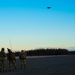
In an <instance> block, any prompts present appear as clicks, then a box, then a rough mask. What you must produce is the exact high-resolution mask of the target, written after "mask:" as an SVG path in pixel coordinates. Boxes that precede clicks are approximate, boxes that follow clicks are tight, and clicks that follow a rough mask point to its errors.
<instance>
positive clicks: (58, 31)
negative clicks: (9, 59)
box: [0, 0, 75, 51]
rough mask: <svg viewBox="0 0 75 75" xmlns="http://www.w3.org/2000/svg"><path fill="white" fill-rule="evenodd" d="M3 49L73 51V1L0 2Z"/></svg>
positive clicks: (0, 31)
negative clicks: (60, 49)
mask: <svg viewBox="0 0 75 75" xmlns="http://www.w3.org/2000/svg"><path fill="white" fill-rule="evenodd" d="M49 6H50V7H51V9H47V7H49ZM2 47H4V48H5V49H7V48H11V49H12V50H13V51H15V50H16V51H17V50H22V49H24V50H31V49H37V48H72V47H73V48H75V0H0V48H2Z"/></svg>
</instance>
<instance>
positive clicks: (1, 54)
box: [0, 48, 6, 71]
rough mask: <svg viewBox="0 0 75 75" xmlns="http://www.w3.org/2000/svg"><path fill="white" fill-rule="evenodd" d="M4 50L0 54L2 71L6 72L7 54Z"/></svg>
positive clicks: (0, 68) (0, 69)
mask: <svg viewBox="0 0 75 75" xmlns="http://www.w3.org/2000/svg"><path fill="white" fill-rule="evenodd" d="M4 50H5V49H4V48H2V49H1V52H0V71H2V70H3V71H6V62H5V61H6V60H5V58H6V54H5V52H4Z"/></svg>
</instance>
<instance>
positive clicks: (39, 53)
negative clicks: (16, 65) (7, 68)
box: [15, 48, 75, 56]
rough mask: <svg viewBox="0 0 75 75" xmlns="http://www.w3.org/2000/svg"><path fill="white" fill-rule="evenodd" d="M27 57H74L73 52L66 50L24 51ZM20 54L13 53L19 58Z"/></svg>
mask: <svg viewBox="0 0 75 75" xmlns="http://www.w3.org/2000/svg"><path fill="white" fill-rule="evenodd" d="M26 53H27V56H45V55H75V51H69V50H67V49H61V48H59V49H49V48H47V49H43V48H41V49H34V50H28V51H26ZM19 54H20V52H19V51H18V52H15V55H16V56H19Z"/></svg>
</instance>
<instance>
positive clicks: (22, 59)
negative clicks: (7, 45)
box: [19, 50, 26, 70]
mask: <svg viewBox="0 0 75 75" xmlns="http://www.w3.org/2000/svg"><path fill="white" fill-rule="evenodd" d="M19 59H20V69H23V68H24V69H25V70H26V52H25V51H24V50H21V52H20V55H19Z"/></svg>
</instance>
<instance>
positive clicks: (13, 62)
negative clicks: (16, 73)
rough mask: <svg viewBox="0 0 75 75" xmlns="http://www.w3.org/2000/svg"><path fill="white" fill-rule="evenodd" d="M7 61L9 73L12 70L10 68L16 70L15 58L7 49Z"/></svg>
mask: <svg viewBox="0 0 75 75" xmlns="http://www.w3.org/2000/svg"><path fill="white" fill-rule="evenodd" d="M7 59H8V60H9V71H11V70H12V67H13V66H14V68H15V70H16V69H17V67H16V58H15V54H14V53H13V52H12V51H11V50H10V49H8V55H7Z"/></svg>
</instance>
